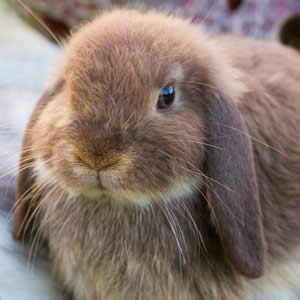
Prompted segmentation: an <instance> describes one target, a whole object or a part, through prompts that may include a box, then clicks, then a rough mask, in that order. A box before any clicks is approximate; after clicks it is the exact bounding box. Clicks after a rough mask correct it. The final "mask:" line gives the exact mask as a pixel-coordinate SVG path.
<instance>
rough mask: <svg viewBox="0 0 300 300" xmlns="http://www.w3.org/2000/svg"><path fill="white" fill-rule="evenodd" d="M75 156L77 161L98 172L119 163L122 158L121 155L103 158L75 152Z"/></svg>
mask: <svg viewBox="0 0 300 300" xmlns="http://www.w3.org/2000/svg"><path fill="white" fill-rule="evenodd" d="M74 158H75V160H76V161H77V162H79V163H81V164H84V165H86V166H88V167H89V168H91V169H94V170H96V171H97V172H98V173H99V172H102V171H104V170H107V169H109V168H111V167H113V166H115V165H117V164H118V162H119V161H120V160H121V157H120V156H115V157H112V158H110V159H103V158H98V157H93V156H92V157H89V156H83V155H82V154H78V153H74Z"/></svg>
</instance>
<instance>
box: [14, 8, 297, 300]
mask: <svg viewBox="0 0 300 300" xmlns="http://www.w3.org/2000/svg"><path fill="white" fill-rule="evenodd" d="M237 51H238V52H237ZM299 58H300V57H299V56H298V55H297V54H296V53H295V52H293V51H292V50H290V49H287V48H283V47H281V46H279V45H276V44H272V43H266V42H259V41H248V40H240V39H235V38H231V37H220V38H217V39H212V38H208V37H206V36H205V35H204V34H203V33H201V32H200V31H199V30H198V28H196V27H193V26H192V25H190V24H189V23H188V21H185V20H182V19H180V18H177V17H171V16H166V15H164V14H160V13H155V12H148V13H143V12H138V11H134V10H125V9H124V10H116V11H113V12H111V13H106V14H104V15H102V16H99V18H97V19H96V20H95V21H94V22H92V23H91V24H88V25H86V26H84V27H83V28H82V29H81V30H80V31H79V32H78V33H76V34H74V36H73V37H72V38H71V40H70V42H69V43H68V44H67V46H66V55H65V61H64V66H63V68H64V72H63V74H62V75H60V77H59V79H58V80H57V83H56V84H55V85H54V87H50V88H49V91H48V92H46V93H45V94H44V96H43V97H42V98H41V101H40V103H39V104H38V106H37V107H36V109H35V111H34V112H33V115H32V118H31V121H30V122H29V125H28V128H27V131H26V133H25V136H24V141H23V151H22V157H21V162H20V172H19V178H18V190H17V199H19V198H20V197H21V195H22V194H23V193H24V192H26V190H27V189H28V188H30V186H32V185H33V184H34V183H37V184H39V185H40V188H39V189H38V190H37V191H35V192H36V194H37V196H35V197H34V200H32V197H26V198H25V201H23V203H25V204H23V205H20V206H18V209H17V211H16V223H15V231H14V232H15V237H16V238H19V237H20V236H22V234H24V227H23V226H22V224H23V223H24V222H25V223H26V222H28V220H30V221H31V223H32V225H34V230H36V231H38V232H41V233H42V236H43V237H44V239H45V240H47V241H48V244H49V251H50V255H51V258H52V260H53V265H54V270H55V271H56V273H57V276H58V277H59V278H61V280H63V282H64V283H65V285H66V287H67V288H68V289H69V290H70V291H72V292H73V293H74V296H75V299H78V300H79V299H80V300H91V299H97V300H98V299H105V300H114V299H124V300H132V299H145V300H147V299H149V300H154V299H170V300H171V299H172V300H176V299H178V300H193V299H195V300H196V299H197V300H198V299H212V300H213V299H254V297H255V296H256V294H257V293H260V292H263V291H264V290H265V289H266V288H267V287H269V285H270V282H275V281H274V278H275V277H276V276H277V277H276V278H277V282H279V284H281V285H284V284H286V282H287V281H289V282H294V283H297V284H299V274H298V273H299V272H300V266H299V267H298V269H297V266H298V265H297V266H296V267H295V268H294V269H293V268H291V269H290V270H294V273H293V272H292V271H291V272H290V273H289V275H286V274H287V273H284V274H285V275H283V277H280V275H278V274H280V270H281V271H282V272H283V270H284V265H285V264H286V265H287V264H288V263H290V262H291V261H296V260H297V257H299V251H300V250H299V247H300V239H299V235H298V234H297V232H299V230H300V222H299V215H300V204H299V197H300V185H299V182H300V178H299V177H300V175H299V174H300V173H299V169H300V128H299V126H298V124H300V103H299V100H298V97H299V96H298V95H299V94H300V88H299V87H298V86H299V85H298V81H299V80H300V71H299V70H300V62H299ZM167 84H173V85H174V86H175V91H176V97H177V99H176V101H175V105H174V106H173V107H172V108H171V109H170V110H168V111H165V112H163V111H157V110H156V100H157V96H158V93H159V91H160V90H161V89H162V88H163V87H164V86H165V85H167ZM26 157H28V158H30V162H31V163H32V166H31V167H29V168H28V169H26V171H22V168H23V167H24V166H26V164H27V161H26V162H22V159H24V158H26ZM98 168H100V172H98ZM28 196H31V195H28ZM27 229H28V226H27ZM298 264H299V263H298ZM278 272H279V273H278ZM297 272H298V273H297ZM282 274H283V273H282ZM251 277H252V278H254V277H260V278H258V279H255V280H254V279H250V278H251ZM271 286H272V284H271Z"/></svg>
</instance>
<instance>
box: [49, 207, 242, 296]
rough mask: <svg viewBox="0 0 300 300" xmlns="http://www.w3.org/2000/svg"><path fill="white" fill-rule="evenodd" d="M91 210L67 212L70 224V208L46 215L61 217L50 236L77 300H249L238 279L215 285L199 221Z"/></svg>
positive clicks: (162, 212) (169, 213) (171, 212)
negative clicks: (54, 214)
mask: <svg viewBox="0 0 300 300" xmlns="http://www.w3.org/2000/svg"><path fill="white" fill-rule="evenodd" d="M85 204H86V205H82V206H81V207H80V208H79V206H78V203H74V206H73V207H72V205H71V206H68V208H67V209H70V210H71V211H72V212H73V213H72V214H71V213H70V214H69V216H70V218H67V219H66V218H65V216H66V211H65V209H66V208H59V206H55V205H54V206H53V207H47V213H50V211H49V210H52V209H55V210H57V211H56V221H55V223H52V224H49V225H48V226H47V231H46V232H45V234H46V235H47V239H48V241H49V249H50V254H51V256H52V260H53V262H54V268H55V272H56V274H57V276H58V277H61V278H63V280H64V282H65V285H66V286H67V287H68V288H69V289H70V290H72V291H73V293H74V295H75V299H76V300H77V299H78V300H79V299H80V300H101V299H104V300H115V299H118V300H119V299H124V300H134V299H136V300H138V299H144V300H156V299H166V300H177V299H178V300H199V299H211V300H213V299H223V297H227V298H224V299H229V298H228V297H229V296H230V299H247V298H245V297H244V298H242V291H241V290H239V289H236V288H235V287H234V286H233V284H234V283H235V280H238V279H237V278H236V279H234V278H232V277H230V280H229V278H227V279H225V280H224V278H223V276H224V275H222V272H220V274H219V275H220V278H219V281H218V279H217V280H215V279H216V278H215V277H214V275H213V273H212V272H211V270H209V268H208V267H207V264H206V263H204V262H205V261H206V259H208V257H205V256H204V255H200V252H201V250H200V248H201V247H202V246H203V245H202V244H201V243H202V241H201V238H200V236H199V233H198V232H197V230H196V228H195V227H194V224H193V222H197V216H195V215H193V213H191V212H189V213H188V214H186V213H185V212H179V211H178V210H176V209H174V208H173V209H172V208H170V207H169V208H168V209H166V208H165V209H159V208H158V207H156V208H154V207H152V208H145V209H143V210H139V209H138V210H135V209H134V210H132V211H130V210H126V211H124V209H123V208H120V209H118V208H113V207H112V206H111V205H106V204H105V205H100V207H98V208H97V205H95V203H93V204H92V205H89V204H88V203H85ZM45 211H46V210H45ZM63 211H64V213H62V212H63ZM50 214H51V213H50ZM192 217H193V218H194V221H192V220H191V219H190V218H192ZM62 224H63V225H62ZM179 224H180V226H179ZM184 224H187V225H184ZM50 227H51V228H50ZM201 245H202V246H201ZM200 261H201V265H200ZM221 277H222V278H221ZM236 286H238V285H236ZM229 287H230V288H229Z"/></svg>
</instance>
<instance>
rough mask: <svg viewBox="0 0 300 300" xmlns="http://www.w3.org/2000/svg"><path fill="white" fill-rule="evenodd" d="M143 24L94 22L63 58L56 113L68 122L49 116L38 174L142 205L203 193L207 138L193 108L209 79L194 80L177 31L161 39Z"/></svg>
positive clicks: (163, 32) (195, 71) (194, 69)
mask: <svg viewBox="0 0 300 300" xmlns="http://www.w3.org/2000/svg"><path fill="white" fill-rule="evenodd" d="M161 18H163V17H162V16H161ZM103 20H105V17H103ZM156 21H157V20H153V22H154V23H155V22H156ZM100 23H101V22H100ZM115 23H116V20H114V24H115ZM148 23H149V24H147V22H146V24H145V22H143V26H142V27H141V28H139V26H138V22H137V24H133V23H131V22H128V23H126V25H124V24H120V27H119V28H118V30H116V28H113V29H111V30H110V28H109V24H107V22H106V23H105V22H103V23H101V24H97V23H96V24H94V25H93V26H90V27H88V28H87V29H86V30H85V31H84V33H83V32H81V33H79V34H78V35H77V36H75V38H74V40H73V41H71V44H70V46H69V48H68V49H67V53H68V54H69V55H68V56H67V59H66V65H65V80H66V88H65V90H66V91H65V93H64V96H60V97H61V99H60V103H59V104H56V105H53V109H55V110H57V107H58V106H59V107H61V110H64V113H58V114H60V115H61V116H60V117H59V116H58V115H56V116H54V115H55V113H53V111H52V112H51V111H50V112H49V111H48V112H47V115H48V117H46V116H45V118H47V120H49V121H48V123H49V124H48V128H49V130H47V132H49V135H45V136H44V137H41V139H39V143H42V144H47V145H51V146H50V147H51V149H52V150H51V151H50V152H51V153H52V154H50V156H49V151H47V155H46V154H45V155H44V157H42V159H41V160H40V161H39V163H38V164H37V165H38V172H40V173H43V174H44V175H45V174H48V175H49V176H51V177H54V178H55V179H56V181H57V182H62V183H63V185H64V186H65V188H66V189H67V191H70V192H71V193H75V194H84V195H86V196H88V197H98V196H99V195H101V194H112V196H113V195H115V196H116V198H118V199H126V200H130V201H131V200H134V201H137V202H138V203H144V202H145V201H148V200H153V199H159V198H160V197H163V198H167V199H168V198H173V197H178V196H179V197H180V196H183V195H184V194H186V193H190V192H191V191H192V190H193V189H197V188H199V186H198V185H199V182H200V180H199V179H200V177H201V172H200V171H199V167H200V166H199V162H201V157H203V152H204V147H203V145H204V132H203V124H202V121H201V117H202V114H203V112H202V111H201V110H200V109H199V105H196V103H197V102H199V101H201V99H199V94H201V90H202V92H203V91H204V90H205V85H202V84H204V80H205V76H206V75H205V72H206V71H205V69H202V70H203V74H202V76H201V77H202V78H199V76H200V75H199V67H198V63H197V54H196V53H192V52H193V48H192V47H190V49H187V47H186V43H185V42H184V37H183V36H181V34H180V33H178V35H176V34H174V33H175V31H176V26H178V25H177V23H176V26H175V25H174V26H175V27H173V26H171V25H172V22H171V21H169V23H171V24H169V23H168V22H167V21H166V24H165V26H164V24H162V25H161V27H160V31H159V32H158V31H157V30H156V27H155V24H151V22H150V20H148ZM127 24H128V25H127ZM183 24H184V25H185V23H184V22H183ZM96 25H97V26H98V28H95V27H96ZM100 25H101V26H100ZM115 26H117V25H115ZM106 27H107V28H106ZM99 28H102V30H101V29H99ZM95 30H98V31H99V32H97V34H96V36H95V33H94V31H95ZM92 33H93V34H92ZM170 36H173V38H172V39H170ZM192 57H195V58H196V59H195V61H194V62H193V61H191V58H192ZM200 70H201V69H200ZM49 114H51V115H53V117H52V120H50V118H49ZM67 119H68V120H67ZM63 120H64V121H63ZM60 123H61V124H63V125H61V128H60V129H59V130H55V132H59V134H55V135H53V136H52V135H51V133H50V132H51V131H53V130H51V126H52V127H55V126H57V124H60ZM37 128H38V126H37ZM41 148H42V147H41ZM51 156H56V159H51ZM195 158H197V159H195ZM47 161H48V162H47ZM44 175H43V176H44Z"/></svg>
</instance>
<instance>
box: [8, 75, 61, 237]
mask: <svg viewBox="0 0 300 300" xmlns="http://www.w3.org/2000/svg"><path fill="white" fill-rule="evenodd" d="M63 86H64V80H63V79H59V80H57V81H56V82H55V84H54V85H53V86H51V87H50V88H48V89H47V90H46V91H45V92H44V93H43V95H42V96H41V98H40V99H39V101H38V103H37V105H36V106H35V108H34V111H33V113H32V115H31V117H30V120H29V122H28V124H27V127H26V130H25V134H24V136H23V140H22V147H21V154H20V161H19V170H18V175H17V184H16V202H15V221H14V226H13V237H14V238H15V239H16V240H28V239H29V238H30V237H31V235H32V233H33V232H34V230H35V229H34V225H35V224H36V222H35V220H34V218H33V217H32V213H33V211H34V209H35V207H36V205H37V204H38V199H36V198H34V199H33V198H32V195H33V194H34V193H33V190H34V188H35V179H34V172H33V168H32V164H33V162H34V160H33V158H32V153H31V150H30V146H31V144H32V140H31V139H32V135H31V129H32V128H33V126H34V125H35V123H36V121H37V119H38V117H39V115H40V113H41V111H42V110H43V108H44V107H45V106H46V105H47V104H48V103H49V102H50V101H51V100H52V99H53V98H54V97H55V96H56V95H57V94H58V93H59V92H60V91H61V90H62V89H63Z"/></svg>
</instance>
